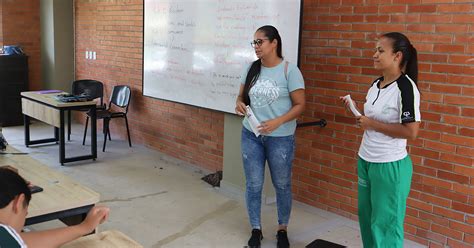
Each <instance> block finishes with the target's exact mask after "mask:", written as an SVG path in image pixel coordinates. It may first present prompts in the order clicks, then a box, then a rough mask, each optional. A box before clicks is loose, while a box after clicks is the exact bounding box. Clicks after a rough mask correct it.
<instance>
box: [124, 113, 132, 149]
mask: <svg viewBox="0 0 474 248" xmlns="http://www.w3.org/2000/svg"><path fill="white" fill-rule="evenodd" d="M125 126H127V135H128V145H129V146H130V147H132V141H131V140H130V130H129V129H128V120H127V116H125Z"/></svg>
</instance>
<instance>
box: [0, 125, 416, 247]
mask: <svg viewBox="0 0 474 248" xmlns="http://www.w3.org/2000/svg"><path fill="white" fill-rule="evenodd" d="M73 128H74V130H73V136H72V140H71V141H70V142H68V145H67V147H66V154H72V155H79V154H81V153H82V154H85V153H87V152H88V151H89V149H90V147H89V146H88V145H86V146H82V145H81V141H82V136H81V134H82V130H83V129H82V126H80V125H74V126H73ZM52 130H53V129H52V128H51V127H48V126H45V125H42V124H39V123H34V124H33V125H32V138H46V137H49V136H51V135H52ZM3 134H4V135H5V137H6V138H7V140H8V141H9V143H10V145H12V146H13V147H15V148H17V149H19V150H21V151H25V152H28V153H29V154H30V155H31V156H32V157H34V158H35V159H37V160H39V161H41V162H42V163H44V164H46V165H48V166H50V167H51V168H53V169H56V170H58V171H60V172H62V173H64V174H66V175H68V176H70V177H72V178H74V179H75V180H77V181H79V182H80V183H82V184H84V185H86V186H88V187H90V188H92V189H93V190H95V191H97V192H99V193H100V194H101V204H103V205H107V206H109V207H110V208H111V215H110V219H109V221H108V222H106V223H105V224H103V225H102V226H101V230H110V229H116V230H120V231H121V232H123V233H125V234H127V235H128V236H130V237H131V238H133V239H134V240H136V241H138V242H139V243H141V244H142V245H144V247H164V248H172V247H176V248H178V247H179V248H183V247H198V248H200V247H202V248H207V247H236V248H241V247H243V246H244V245H245V244H246V242H247V239H248V236H249V232H250V230H249V226H248V222H247V215H246V210H245V205H244V202H243V199H242V197H241V196H238V195H235V194H233V195H231V194H229V193H226V192H222V191H221V190H220V189H218V188H212V187H211V186H210V185H208V184H206V183H205V182H203V181H202V180H200V178H201V177H202V176H203V174H205V173H206V172H203V171H202V170H200V169H199V168H197V167H194V166H192V165H190V164H188V163H185V162H182V161H179V160H177V159H175V158H172V157H169V156H167V155H164V154H162V153H160V152H157V151H154V150H151V149H148V148H146V147H143V146H140V145H134V146H133V147H132V148H129V147H128V144H127V142H126V141H125V140H117V139H116V137H115V139H114V140H112V141H111V142H107V151H106V152H105V153H103V152H102V151H99V152H98V159H97V161H95V162H93V161H84V162H76V163H72V164H66V166H61V165H60V164H59V162H58V147H57V145H45V146H36V147H31V148H26V147H25V146H24V144H23V142H24V136H23V127H8V128H4V129H3ZM112 138H114V137H113V136H112ZM132 142H133V137H132ZM101 145H102V140H101V137H99V141H98V146H99V147H100V146H101ZM262 219H263V234H264V237H265V238H264V240H263V245H262V247H263V248H266V247H276V240H275V236H274V235H275V230H276V227H277V225H276V207H275V205H274V204H271V205H264V206H263V207H262ZM58 225H62V224H61V223H59V222H58V221H53V222H49V223H44V224H39V225H34V226H32V227H30V229H32V230H38V229H43V228H48V227H53V226H58ZM289 237H290V242H291V244H292V247H295V248H300V247H301V248H303V247H305V246H306V245H307V244H309V243H310V242H312V241H313V240H315V239H325V240H328V241H331V242H335V243H339V244H342V245H345V246H348V247H361V241H360V236H359V229H358V224H357V222H354V221H352V220H349V219H346V218H343V217H341V216H338V215H335V214H333V213H330V212H326V211H323V210H320V209H317V208H313V207H310V206H307V205H304V204H301V203H297V202H295V204H294V208H293V212H292V218H291V224H290V227H289ZM404 247H413V248H415V247H423V246H421V245H419V244H416V243H413V242H411V241H406V242H405V246H404Z"/></svg>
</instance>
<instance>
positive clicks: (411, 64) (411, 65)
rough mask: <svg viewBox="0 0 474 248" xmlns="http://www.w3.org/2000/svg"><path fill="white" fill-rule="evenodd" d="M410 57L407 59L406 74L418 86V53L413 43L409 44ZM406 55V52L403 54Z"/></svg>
mask: <svg viewBox="0 0 474 248" xmlns="http://www.w3.org/2000/svg"><path fill="white" fill-rule="evenodd" d="M408 50H409V51H410V52H409V53H408V54H409V56H410V57H409V58H407V60H406V65H405V74H407V75H408V76H409V77H410V78H411V79H412V80H413V82H415V84H416V85H417V86H418V53H417V51H416V48H415V47H413V45H412V44H410V45H409V48H408ZM403 56H404V57H405V54H404V55H403Z"/></svg>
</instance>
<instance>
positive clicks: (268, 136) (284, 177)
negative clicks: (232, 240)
mask: <svg viewBox="0 0 474 248" xmlns="http://www.w3.org/2000/svg"><path fill="white" fill-rule="evenodd" d="M251 44H252V47H253V48H254V49H255V54H256V55H257V58H258V59H257V60H256V61H254V62H253V63H252V64H251V65H250V66H249V67H248V68H247V69H246V70H245V72H244V75H243V76H242V81H241V85H240V91H239V96H238V97H237V101H236V107H235V111H236V113H237V114H239V115H245V116H246V117H245V118H244V120H243V128H242V143H241V150H242V160H243V164H244V172H245V177H246V192H245V198H246V204H247V211H248V215H249V219H250V225H251V227H252V236H251V237H250V239H249V241H248V246H249V247H260V241H261V240H262V239H263V235H262V225H261V221H260V208H261V199H262V187H263V181H264V174H265V162H268V166H269V169H270V174H271V178H272V182H273V186H274V187H275V192H276V198H277V208H278V230H277V247H279V248H284V247H289V246H290V244H289V241H288V237H287V226H288V222H289V218H290V212H291V202H292V197H291V167H292V166H291V165H292V162H293V157H294V156H293V154H294V146H295V137H294V133H295V129H296V118H297V117H298V116H299V115H300V114H301V113H302V112H303V110H304V107H305V93H304V79H303V76H302V74H301V72H300V70H299V69H298V68H297V67H296V65H294V64H291V63H288V62H286V61H284V60H283V56H282V52H281V50H282V42H281V37H280V35H279V33H278V30H277V29H276V28H275V27H273V26H263V27H260V28H259V29H257V31H256V32H255V34H254V41H253V42H252V43H251ZM246 106H250V108H251V110H252V112H253V114H254V116H255V117H256V118H257V119H258V121H259V122H260V125H259V126H258V127H257V128H258V132H259V133H260V135H259V136H258V137H257V135H256V134H255V133H254V132H252V131H251V130H252V128H251V126H250V124H249V121H248V115H247V114H248V112H247V109H246Z"/></svg>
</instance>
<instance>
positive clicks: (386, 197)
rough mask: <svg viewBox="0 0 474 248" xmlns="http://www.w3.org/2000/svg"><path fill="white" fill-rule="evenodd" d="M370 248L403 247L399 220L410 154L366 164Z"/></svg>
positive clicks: (402, 214) (409, 171) (409, 173)
mask: <svg viewBox="0 0 474 248" xmlns="http://www.w3.org/2000/svg"><path fill="white" fill-rule="evenodd" d="M368 167H369V169H368V175H369V179H370V183H371V192H370V197H371V200H372V215H371V230H372V239H373V242H374V243H373V247H377V248H378V247H394V248H398V247H400V248H401V247H403V236H404V235H403V234H404V231H403V222H404V219H405V211H406V199H407V197H408V194H409V192H410V185H411V177H412V163H411V159H410V157H408V156H407V157H405V158H404V159H401V160H398V161H395V162H390V163H370V164H369V166H368Z"/></svg>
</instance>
